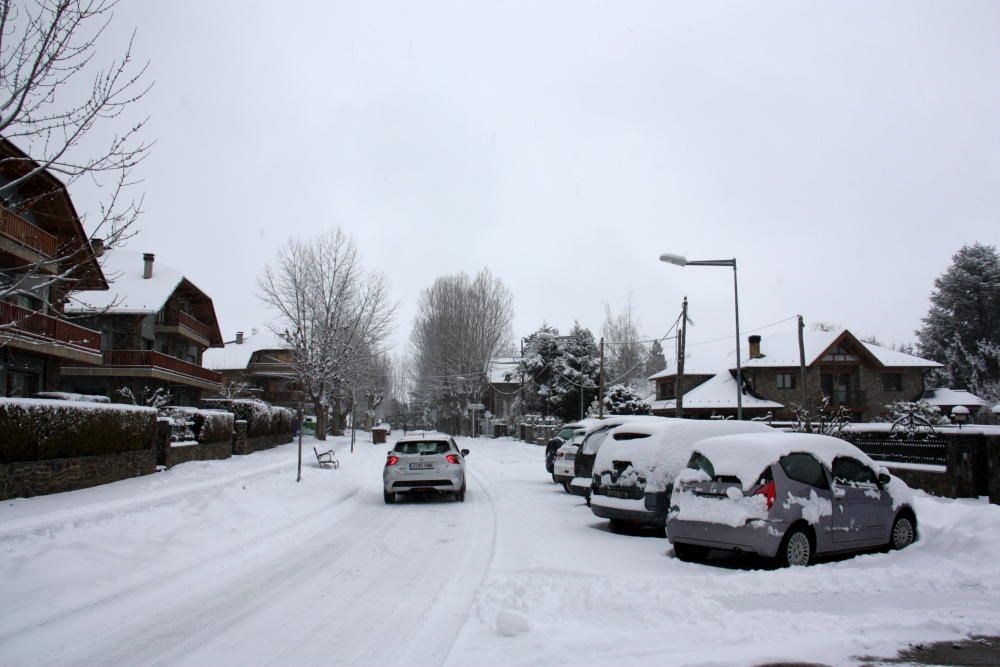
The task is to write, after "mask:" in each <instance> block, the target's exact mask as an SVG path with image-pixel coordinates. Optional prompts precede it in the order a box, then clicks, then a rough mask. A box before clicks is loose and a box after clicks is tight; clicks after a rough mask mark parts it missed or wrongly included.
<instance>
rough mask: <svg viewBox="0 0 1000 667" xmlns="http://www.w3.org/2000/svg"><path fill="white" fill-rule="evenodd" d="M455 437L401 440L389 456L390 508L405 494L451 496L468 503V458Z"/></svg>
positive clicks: (386, 487)
mask: <svg viewBox="0 0 1000 667" xmlns="http://www.w3.org/2000/svg"><path fill="white" fill-rule="evenodd" d="M468 454H469V450H467V449H459V448H458V445H456V444H455V440H454V439H452V437H451V436H448V435H444V434H438V433H434V434H417V435H409V436H406V437H404V438H401V439H400V440H398V441H397V442H396V445H395V446H394V447H393V448H392V450H390V451H389V453H388V454H387V455H386V459H385V466H384V467H383V469H382V485H383V489H382V493H383V497H384V499H385V502H386V503H387V504H391V503H394V502H396V500H397V498H398V497H399V494H402V493H451V494H454V497H455V500H458V501H464V500H465V457H466V456H467V455H468Z"/></svg>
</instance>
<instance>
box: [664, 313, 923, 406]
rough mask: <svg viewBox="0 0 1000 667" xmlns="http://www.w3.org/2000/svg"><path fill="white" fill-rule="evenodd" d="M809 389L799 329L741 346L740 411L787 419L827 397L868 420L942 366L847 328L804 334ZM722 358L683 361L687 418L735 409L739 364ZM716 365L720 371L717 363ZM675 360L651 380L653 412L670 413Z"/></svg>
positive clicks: (913, 394) (918, 392)
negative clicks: (801, 361) (726, 362)
mask: <svg viewBox="0 0 1000 667" xmlns="http://www.w3.org/2000/svg"><path fill="white" fill-rule="evenodd" d="M803 338H804V340H803V342H804V348H805V370H806V386H805V388H804V389H805V391H803V387H801V386H800V382H801V379H800V371H799V346H798V335H797V333H796V332H779V333H775V334H770V335H768V336H767V337H762V336H756V335H755V336H750V337H749V338H748V339H747V341H746V347H745V348H744V349H743V350H742V359H743V362H742V363H743V365H742V375H743V384H744V386H743V395H742V399H743V412H744V418H745V419H752V418H754V417H764V416H766V415H768V414H770V415H771V416H772V417H773V418H774V419H777V420H787V419H793V418H794V417H795V408H796V407H797V406H800V405H802V404H803V402H809V403H811V405H812V406H813V407H814V408H818V407H820V406H821V405H823V403H824V401H825V402H826V404H827V406H828V407H829V408H831V409H843V410H844V411H845V412H846V413H847V415H848V416H849V417H850V418H851V419H852V420H853V421H870V420H872V419H874V418H875V417H877V416H878V415H879V414H881V413H882V412H883V411H884V410H885V406H887V405H889V404H890V403H892V402H894V401H899V400H905V401H914V400H917V399H918V398H920V397H921V396H922V395H923V393H924V375H925V374H926V372H927V371H929V370H931V369H934V368H939V367H940V366H941V365H940V364H938V363H937V362H934V361H929V360H927V359H922V358H920V357H917V356H914V355H911V354H905V353H903V352H898V351H896V350H890V349H888V348H885V347H881V346H878V345H873V344H871V343H863V342H861V341H860V340H859V339H858V338H857V337H855V336H854V334H852V333H851V332H850V331H848V330H846V329H843V330H840V331H830V332H827V331H809V332H804V333H803ZM723 363H724V362H722V360H705V359H699V360H696V361H687V360H686V361H685V375H684V378H683V380H684V386H683V387H682V390H681V393H682V395H683V397H684V400H683V407H684V415H685V416H686V417H695V418H710V417H728V416H735V414H736V409H737V387H736V379H735V378H736V369H735V367H734V366H730V367H726V366H725V365H723ZM712 369H717V370H714V371H713V370H712ZM676 377H677V370H676V362H674V361H671V362H670V363H668V365H667V368H666V369H665V370H663V371H661V372H659V373H657V374H655V375H653V376H652V377H651V378H650V379H652V380H654V381H655V382H656V387H657V389H656V399H655V400H654V401H653V406H652V408H653V413H654V414H661V415H668V416H670V415H673V414H674V411H675V408H676V397H675V395H674V394H675V390H674V383H675V380H676Z"/></svg>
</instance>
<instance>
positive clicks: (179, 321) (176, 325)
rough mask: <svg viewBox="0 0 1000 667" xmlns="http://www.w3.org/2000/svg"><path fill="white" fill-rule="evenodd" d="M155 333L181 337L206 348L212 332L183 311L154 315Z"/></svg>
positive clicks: (205, 325)
mask: <svg viewBox="0 0 1000 667" xmlns="http://www.w3.org/2000/svg"><path fill="white" fill-rule="evenodd" d="M156 331H157V332H158V333H166V334H176V335H178V336H183V337H184V338H186V339H188V340H190V341H192V342H195V343H198V344H199V345H201V346H202V347H208V346H209V336H210V335H211V331H212V330H211V328H210V327H209V326H208V325H207V324H205V323H204V322H201V321H200V320H198V319H196V318H194V317H193V316H191V315H188V314H187V313H185V312H184V311H181V310H174V311H166V312H163V311H161V312H160V313H158V314H157V315H156Z"/></svg>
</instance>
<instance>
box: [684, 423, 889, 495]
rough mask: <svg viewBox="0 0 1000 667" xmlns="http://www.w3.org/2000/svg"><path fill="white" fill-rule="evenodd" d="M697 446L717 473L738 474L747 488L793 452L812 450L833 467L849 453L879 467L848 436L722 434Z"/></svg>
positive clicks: (874, 468) (777, 432)
mask: <svg viewBox="0 0 1000 667" xmlns="http://www.w3.org/2000/svg"><path fill="white" fill-rule="evenodd" d="M694 449H695V450H697V451H698V452H700V453H701V454H702V455H704V456H706V457H707V458H708V460H709V461H711V462H712V466H713V467H714V468H715V474H716V475H722V476H733V477H736V478H738V479H739V480H740V483H741V484H742V485H743V489H744V490H749V489H750V487H751V485H753V483H754V482H755V481H756V480H757V477H758V475H760V473H761V471H763V470H764V468H766V467H767V466H769V465H771V464H772V463H774V462H775V461H777V460H778V459H780V458H781V457H782V456H785V455H786V454H791V453H793V452H807V453H809V454H812V455H813V456H815V457H816V458H818V459H819V460H820V461H822V462H823V463H824V464H825V465H826V466H827V467H833V460H834V459H835V458H837V457H838V456H850V457H852V458H855V459H857V460H859V461H861V462H862V463H864V464H865V465H867V466H869V467H871V468H872V469H873V470H878V464H877V463H875V462H874V461H873V460H872V459H871V458H869V457H868V455H867V454H865V453H864V452H862V451H861V450H860V449H858V448H857V447H855V446H854V445H852V444H851V443H849V442H847V441H846V440H841V439H840V438H834V437H831V436H828V435H818V434H816V433H782V432H780V431H774V432H773V433H747V434H743V435H723V436H718V437H715V438H708V439H706V440H702V441H701V442H699V443H697V445H696V446H695V447H694Z"/></svg>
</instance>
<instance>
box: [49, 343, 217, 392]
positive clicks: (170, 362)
mask: <svg viewBox="0 0 1000 667" xmlns="http://www.w3.org/2000/svg"><path fill="white" fill-rule="evenodd" d="M62 372H63V375H88V376H104V377H148V378H153V379H157V380H163V381H165V382H172V383H175V384H184V385H190V386H192V387H198V388H199V389H208V390H211V391H218V390H219V387H220V385H221V383H222V374H221V373H216V372H215V371H213V370H209V369H207V368H204V367H202V366H199V365H197V364H192V363H190V362H188V361H184V360H183V359H178V358H177V357H171V356H170V355H169V354H163V353H162V352H156V351H154V350H109V351H107V352H105V353H104V364H103V365H102V366H101V367H100V368H79V367H72V368H63V371H62Z"/></svg>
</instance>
